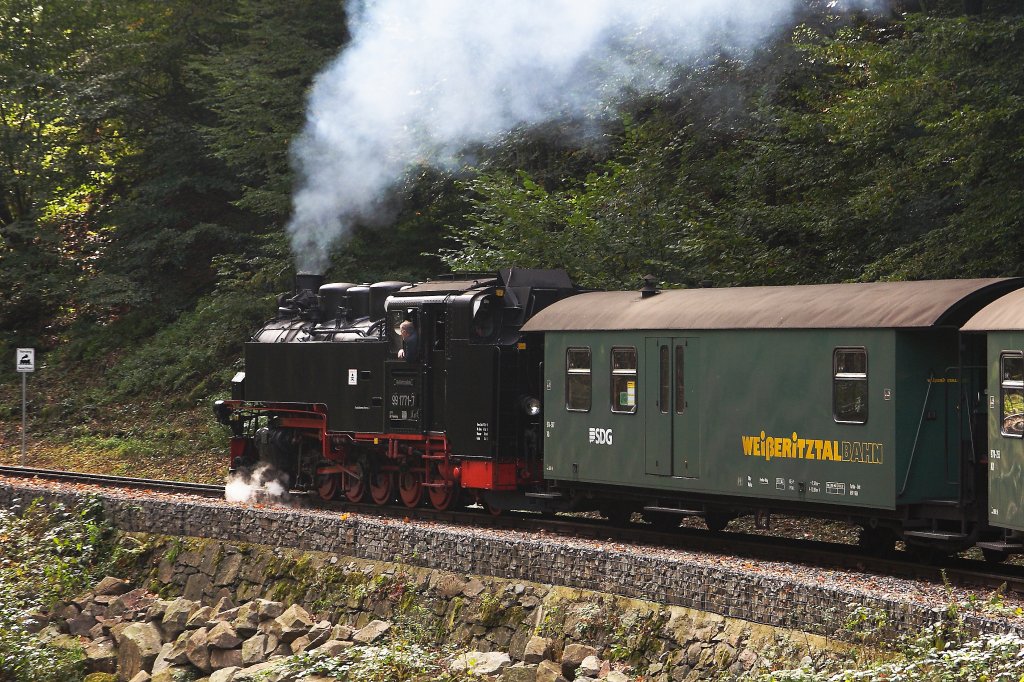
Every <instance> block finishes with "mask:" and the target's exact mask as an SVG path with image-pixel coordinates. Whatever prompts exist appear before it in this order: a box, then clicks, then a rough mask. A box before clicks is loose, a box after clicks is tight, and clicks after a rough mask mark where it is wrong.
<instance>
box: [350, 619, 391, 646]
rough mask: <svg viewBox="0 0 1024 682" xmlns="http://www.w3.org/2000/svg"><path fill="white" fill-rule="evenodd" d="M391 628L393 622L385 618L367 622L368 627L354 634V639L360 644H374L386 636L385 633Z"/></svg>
mask: <svg viewBox="0 0 1024 682" xmlns="http://www.w3.org/2000/svg"><path fill="white" fill-rule="evenodd" d="M390 628H391V623H389V622H388V621H385V620H374V621H370V622H369V623H367V625H366V627H364V628H362V629H360V630H359V631H358V632H356V633H355V634H354V635H352V641H354V642H358V643H359V644H372V643H373V642H376V641H377V640H378V639H380V638H381V637H383V636H384V633H385V632H387V631H388V630H389V629H390Z"/></svg>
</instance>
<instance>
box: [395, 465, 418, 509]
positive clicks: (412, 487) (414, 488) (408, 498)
mask: <svg viewBox="0 0 1024 682" xmlns="http://www.w3.org/2000/svg"><path fill="white" fill-rule="evenodd" d="M398 496H399V497H401V498H402V504H404V505H405V506H406V507H409V508H410V509H414V508H415V507H418V506H420V504H422V502H423V481H422V480H421V478H420V475H419V474H416V473H413V472H412V471H403V472H402V473H400V474H398Z"/></svg>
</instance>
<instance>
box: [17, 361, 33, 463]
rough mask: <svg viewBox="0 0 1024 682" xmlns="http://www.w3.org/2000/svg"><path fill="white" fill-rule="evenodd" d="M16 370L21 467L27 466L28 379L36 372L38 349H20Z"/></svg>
mask: <svg viewBox="0 0 1024 682" xmlns="http://www.w3.org/2000/svg"><path fill="white" fill-rule="evenodd" d="M14 368H15V369H16V370H18V371H19V372H21V466H25V434H26V433H27V430H28V429H27V425H28V419H27V411H26V409H25V404H26V403H27V402H28V401H27V400H26V395H27V393H26V383H27V382H26V378H27V377H28V374H29V372H34V371H36V349H35V348H19V349H18V352H17V353H16V354H15V357H14Z"/></svg>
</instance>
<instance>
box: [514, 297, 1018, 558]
mask: <svg viewBox="0 0 1024 682" xmlns="http://www.w3.org/2000/svg"><path fill="white" fill-rule="evenodd" d="M1022 284H1024V281H1022V280H1019V279H975V280H947V281H929V282H876V283H863V284H826V285H811V286H790V287H750V288H728V289H714V288H708V289H684V290H665V291H658V290H656V289H654V288H652V287H648V288H646V289H644V290H642V291H639V292H593V293H583V294H580V295H577V296H573V297H570V298H567V299H565V300H562V301H559V302H557V303H555V304H553V305H551V306H550V307H548V308H547V309H545V310H544V311H542V312H540V313H538V314H537V315H536V316H535V317H534V318H533V319H531V320H530V321H529V322H528V323H527V324H526V325H525V326H524V331H526V332H543V334H544V346H545V350H544V383H543V403H544V414H543V417H544V432H543V440H544V453H545V454H544V477H545V479H546V480H549V481H553V482H554V483H553V484H552V485H551V490H552V491H553V494H554V493H555V492H557V493H558V494H564V495H566V496H580V495H583V496H585V497H587V498H588V499H589V500H591V501H592V505H593V506H594V507H595V508H597V509H600V510H601V511H602V512H604V513H605V514H607V515H609V516H611V517H618V518H623V517H626V516H628V515H629V514H631V513H632V512H636V511H639V512H641V513H643V514H644V516H645V518H647V519H649V520H651V521H653V522H656V523H658V522H660V523H667V525H675V524H676V523H678V520H679V518H680V517H681V516H683V515H702V516H704V518H705V520H706V522H707V524H708V526H709V527H711V528H720V527H722V526H724V525H725V523H726V522H727V521H728V520H729V519H730V518H732V517H733V516H735V515H737V514H740V513H754V514H756V515H757V516H758V518H759V519H760V520H762V521H766V520H767V519H768V515H769V514H770V512H772V511H780V512H781V511H796V512H799V513H802V514H807V513H808V512H810V513H812V514H820V515H822V516H830V517H839V518H845V519H849V520H852V521H854V522H856V523H859V524H861V525H862V526H863V527H864V528H865V534H864V538H865V542H887V543H891V541H893V540H895V539H903V540H905V541H907V542H909V543H912V544H913V543H915V542H920V543H922V544H925V543H927V544H929V545H930V546H939V547H942V548H944V549H948V550H951V551H953V550H957V549H960V548H963V547H968V546H970V545H973V544H974V542H976V541H977V540H979V539H982V538H979V537H978V532H979V530H978V529H979V528H981V527H983V524H980V525H979V524H978V523H977V520H978V519H980V518H984V515H985V512H984V509H985V503H984V497H985V494H986V492H987V491H986V489H985V488H986V485H985V468H986V455H987V444H986V438H985V435H986V434H985V431H986V429H985V415H986V413H989V412H991V410H988V409H987V408H988V407H989V404H988V403H990V402H991V400H990V399H989V400H986V398H985V391H986V383H987V382H988V383H990V384H991V382H992V381H993V378H992V377H988V378H987V377H986V373H985V370H984V369H983V367H984V365H985V364H986V349H985V341H984V337H983V336H981V335H977V336H973V337H972V336H962V335H961V334H960V333H959V330H960V327H961V326H962V325H963V324H964V323H965V322H966V321H967V320H968V319H969V318H970V317H971V316H973V315H974V314H975V313H977V312H978V311H979V310H980V309H981V308H982V307H984V306H985V305H987V304H988V303H990V302H991V301H993V300H995V299H996V298H997V297H998V296H1001V295H1003V294H1004V293H1006V292H1007V291H1009V290H1012V289H1015V288H1018V287H1020V286H1021V285H1022ZM1018 299H1020V297H1018ZM1021 300H1024V299H1021ZM1019 329H1020V328H1019V327H1018V331H1017V332H1016V336H1015V337H1014V340H1013V341H1012V342H1011V341H1006V342H1005V344H1004V345H1006V346H1007V347H1008V348H1014V349H1016V350H1015V351H1013V353H1015V355H1014V354H1013V353H1011V354H1009V355H1007V354H1004V355H1002V356H1001V357H1002V360H1001V361H1002V362H1003V363H1004V367H1005V368H1006V369H1007V371H1008V372H1010V373H1011V374H1012V376H1013V378H1012V381H1011V383H1007V384H1006V385H1005V386H1004V388H1005V390H1004V391H1003V393H1002V394H999V393H998V391H999V390H1000V389H998V388H996V389H993V388H992V387H991V386H989V388H988V391H989V392H988V395H989V396H994V395H1002V396H1004V397H1002V398H1000V400H1009V401H1010V402H1013V401H1017V403H1021V406H1022V408H1024V383H1021V380H1022V379H1024V376H1022V374H1024V359H1022V355H1021V349H1022V347H1024V340H1022V339H1024V333H1021V332H1020V331H1019ZM988 353H989V359H988V362H989V364H991V362H993V360H992V357H993V356H992V353H993V351H992V350H991V349H990V350H989V351H988ZM1015 363H1016V364H1015ZM1013 381H1015V382H1017V383H1012V382H1013ZM993 390H995V391H997V393H993ZM1017 403H1014V404H1015V405H1016V404H1017ZM1014 409H1016V408H1014ZM1022 412H1024V409H1021V410H1017V413H1018V416H1020V413H1022ZM1022 418H1024V417H1022ZM990 423H992V422H991V420H990ZM1006 428H1008V429H1010V430H1013V429H1016V434H1015V435H1011V436H1008V438H1014V439H1015V440H1013V441H1012V447H1011V446H1004V450H1006V451H1008V452H1009V451H1012V452H1013V453H1015V454H1014V455H1013V459H1012V466H1013V467H1015V469H1014V473H1013V474H1012V476H1013V477H1014V480H1015V481H1018V482H1019V480H1020V476H1021V464H1022V457H1024V453H1022V450H1021V439H1020V436H1021V431H1020V422H1017V423H1015V425H1011V426H1009V427H1006ZM1005 463H1006V465H1007V466H1009V465H1010V464H1011V462H1010V461H1009V460H1005ZM1016 494H1017V499H1018V500H1019V493H1016ZM1002 513H1003V514H1004V515H1007V514H1010V512H1009V511H1005V512H1002ZM1013 514H1014V516H1013V519H1014V523H1016V524H1024V510H1022V509H1020V508H1019V507H1018V506H1014V507H1013ZM1004 519H1005V516H1004ZM1014 527H1016V528H1020V527H1021V526H1020V525H1017V526H1014Z"/></svg>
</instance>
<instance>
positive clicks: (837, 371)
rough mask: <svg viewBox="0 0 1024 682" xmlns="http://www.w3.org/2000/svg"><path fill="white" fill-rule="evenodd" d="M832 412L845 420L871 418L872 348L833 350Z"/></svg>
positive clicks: (852, 421) (850, 422) (856, 421)
mask: <svg viewBox="0 0 1024 682" xmlns="http://www.w3.org/2000/svg"><path fill="white" fill-rule="evenodd" d="M832 416H833V417H834V418H835V420H836V421H837V422H839V423H843V424H864V423H866V422H867V420H868V352H867V350H866V349H864V348H836V349H835V351H834V352H833V353H832Z"/></svg>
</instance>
